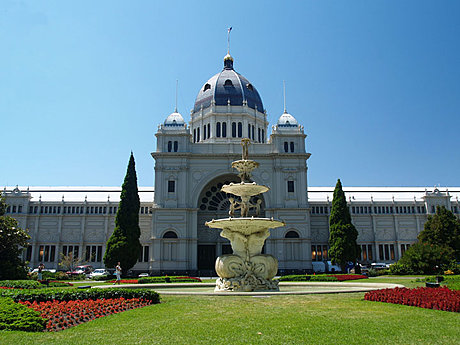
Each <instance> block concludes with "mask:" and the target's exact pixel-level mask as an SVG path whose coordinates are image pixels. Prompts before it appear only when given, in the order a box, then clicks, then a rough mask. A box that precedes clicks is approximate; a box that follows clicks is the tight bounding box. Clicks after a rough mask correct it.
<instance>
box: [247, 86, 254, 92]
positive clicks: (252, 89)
mask: <svg viewBox="0 0 460 345" xmlns="http://www.w3.org/2000/svg"><path fill="white" fill-rule="evenodd" d="M246 87H247V88H248V90H251V91H254V87H253V86H252V84H246Z"/></svg>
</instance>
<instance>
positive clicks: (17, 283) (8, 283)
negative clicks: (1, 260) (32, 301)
mask: <svg viewBox="0 0 460 345" xmlns="http://www.w3.org/2000/svg"><path fill="white" fill-rule="evenodd" d="M0 286H2V287H8V288H13V289H41V288H43V285H42V284H40V282H37V281H35V280H1V281H0Z"/></svg>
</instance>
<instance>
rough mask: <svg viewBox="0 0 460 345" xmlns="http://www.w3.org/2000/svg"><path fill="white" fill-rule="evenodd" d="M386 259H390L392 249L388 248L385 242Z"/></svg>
mask: <svg viewBox="0 0 460 345" xmlns="http://www.w3.org/2000/svg"><path fill="white" fill-rule="evenodd" d="M384 248H385V260H390V250H389V248H388V244H385V247H384Z"/></svg>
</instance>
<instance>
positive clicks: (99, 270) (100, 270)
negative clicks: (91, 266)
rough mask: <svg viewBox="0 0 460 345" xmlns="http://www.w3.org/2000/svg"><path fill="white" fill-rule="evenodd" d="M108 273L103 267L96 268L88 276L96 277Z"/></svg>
mask: <svg viewBox="0 0 460 345" xmlns="http://www.w3.org/2000/svg"><path fill="white" fill-rule="evenodd" d="M108 275H110V273H109V271H107V270H106V269H105V268H96V269H95V270H94V271H93V272H91V273H90V274H89V277H90V278H96V277H101V276H108Z"/></svg>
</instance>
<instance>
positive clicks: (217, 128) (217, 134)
mask: <svg viewBox="0 0 460 345" xmlns="http://www.w3.org/2000/svg"><path fill="white" fill-rule="evenodd" d="M216 137H218V138H220V122H217V123H216Z"/></svg>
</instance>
